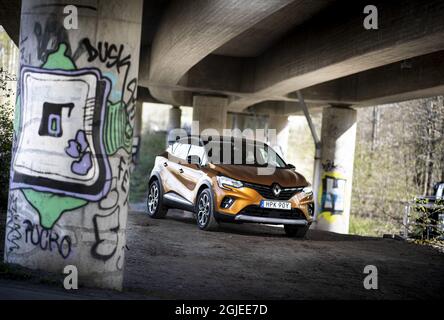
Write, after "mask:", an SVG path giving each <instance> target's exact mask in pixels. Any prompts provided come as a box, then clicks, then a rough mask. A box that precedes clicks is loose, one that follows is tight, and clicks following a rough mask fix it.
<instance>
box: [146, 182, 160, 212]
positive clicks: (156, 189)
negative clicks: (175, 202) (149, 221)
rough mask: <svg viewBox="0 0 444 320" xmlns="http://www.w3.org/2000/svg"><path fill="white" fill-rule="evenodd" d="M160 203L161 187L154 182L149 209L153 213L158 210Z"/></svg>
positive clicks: (150, 193) (149, 195)
mask: <svg viewBox="0 0 444 320" xmlns="http://www.w3.org/2000/svg"><path fill="white" fill-rule="evenodd" d="M158 204H159V187H158V186H157V184H155V183H153V184H152V185H151V188H150V192H149V194H148V210H149V212H150V213H151V214H153V213H155V212H156V209H157V206H158Z"/></svg>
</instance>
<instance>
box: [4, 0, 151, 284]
mask: <svg viewBox="0 0 444 320" xmlns="http://www.w3.org/2000/svg"><path fill="white" fill-rule="evenodd" d="M22 2H23V6H22V15H21V36H20V38H21V42H20V65H21V75H20V81H19V85H18V100H17V106H16V120H15V129H14V130H15V138H16V142H15V145H14V159H13V166H12V176H11V191H10V196H9V205H8V217H7V226H6V248H5V260H6V261H7V262H9V263H18V264H20V265H23V266H26V267H30V268H34V269H43V270H48V271H54V272H62V270H63V268H64V267H65V266H66V265H75V266H76V267H77V268H78V272H79V277H80V282H83V283H85V284H88V285H97V286H103V287H110V288H116V289H120V288H121V286H122V279H123V272H122V270H123V267H124V253H125V245H126V242H125V241H126V238H125V230H126V221H127V209H128V203H127V199H128V191H129V179H130V164H131V162H132V155H133V152H134V148H133V139H132V137H133V131H134V112H135V105H136V88H137V76H138V62H139V44H140V33H141V27H140V25H141V14H142V0H131V1H125V2H123V1H118V0H111V1H88V2H85V1H80V0H79V1H71V2H70V3H71V4H74V5H77V8H78V15H79V21H78V29H70V30H67V29H66V28H65V27H64V24H63V22H64V18H65V16H64V15H63V8H64V6H65V5H66V4H65V2H63V1H57V0H49V1H47V0H45V1H43V0H42V1H40V0H39V1H36V0H25V1H22Z"/></svg>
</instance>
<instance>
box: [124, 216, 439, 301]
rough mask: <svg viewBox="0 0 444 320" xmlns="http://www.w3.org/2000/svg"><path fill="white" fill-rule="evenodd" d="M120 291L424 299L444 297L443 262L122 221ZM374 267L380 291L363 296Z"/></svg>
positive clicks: (380, 248)
mask: <svg viewBox="0 0 444 320" xmlns="http://www.w3.org/2000/svg"><path fill="white" fill-rule="evenodd" d="M127 234H128V241H127V242H128V247H129V249H130V250H129V251H128V252H127V260H126V261H127V264H126V269H125V270H126V272H125V287H126V288H127V289H129V290H136V291H138V292H143V293H145V294H148V295H153V296H156V297H160V298H178V299H279V300H280V299H413V298H420V299H427V298H443V297H444V292H443V288H444V274H443V272H442V270H443V268H444V255H443V254H440V253H439V252H437V251H435V250H433V249H431V248H428V247H424V246H418V245H414V244H410V243H406V242H403V241H398V240H391V239H382V238H372V237H360V236H353V235H339V234H334V233H329V232H322V231H310V232H309V233H308V236H307V239H303V240H299V239H291V238H287V237H286V236H285V234H284V232H283V229H282V228H280V227H276V226H268V225H258V224H239V225H237V224H222V226H221V228H220V229H219V231H217V232H203V231H200V230H199V229H198V228H197V226H196V225H195V222H194V219H193V217H192V214H191V213H188V212H182V211H178V210H170V211H169V212H168V216H167V218H166V219H163V220H153V219H150V218H149V217H147V215H145V214H144V213H143V212H138V211H133V212H131V213H130V215H129V224H128V233H127ZM369 264H372V265H375V266H376V267H377V268H378V273H379V289H378V290H372V291H369V290H365V289H364V286H363V279H364V277H365V275H364V274H363V270H364V267H365V266H366V265H369Z"/></svg>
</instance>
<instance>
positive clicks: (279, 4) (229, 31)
mask: <svg viewBox="0 0 444 320" xmlns="http://www.w3.org/2000/svg"><path fill="white" fill-rule="evenodd" d="M291 2H292V1H291V0H276V1H261V0H255V1H251V2H248V3H246V2H244V1H237V0H229V1H211V2H209V1H191V2H188V1H187V2H184V1H180V0H179V1H173V2H172V3H171V5H170V6H169V8H168V10H167V12H166V14H165V16H164V17H163V19H162V22H161V24H160V26H159V28H158V30H157V33H156V36H155V38H154V41H153V44H152V50H151V63H150V66H151V67H150V72H149V82H150V83H153V84H154V85H176V84H179V81H180V80H181V78H182V77H183V76H184V75H185V74H186V72H187V71H188V70H189V69H190V68H191V67H193V66H194V65H195V64H196V63H198V62H199V61H200V60H202V59H203V58H204V57H206V56H207V55H208V54H210V53H211V52H212V51H214V50H215V49H217V48H219V47H221V46H222V45H223V44H225V43H226V42H228V41H230V40H231V39H233V38H235V37H236V36H238V35H239V34H241V33H242V32H244V31H245V30H247V29H249V28H250V27H251V26H254V25H255V24H257V23H258V22H260V21H261V20H262V19H263V18H265V17H267V16H269V15H270V14H271V13H273V12H274V11H277V10H279V9H281V8H283V7H285V5H288V4H289V3H291ZM144 79H145V78H142V79H141V82H144ZM151 93H152V94H153V96H154V97H156V98H157V99H159V100H161V101H164V102H167V103H173V104H177V101H175V99H174V95H173V93H174V92H172V91H169V90H163V89H159V88H156V87H154V88H153V90H151Z"/></svg>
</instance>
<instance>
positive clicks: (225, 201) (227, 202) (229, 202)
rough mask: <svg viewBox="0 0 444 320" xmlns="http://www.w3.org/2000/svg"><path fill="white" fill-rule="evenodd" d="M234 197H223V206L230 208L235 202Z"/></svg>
mask: <svg viewBox="0 0 444 320" xmlns="http://www.w3.org/2000/svg"><path fill="white" fill-rule="evenodd" d="M233 202H234V199H233V198H232V197H225V198H223V199H222V203H221V207H222V208H224V209H228V208H229V207H231V205H232V204H233Z"/></svg>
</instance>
